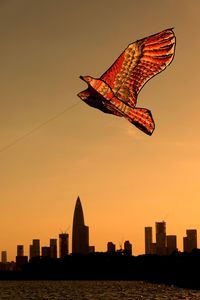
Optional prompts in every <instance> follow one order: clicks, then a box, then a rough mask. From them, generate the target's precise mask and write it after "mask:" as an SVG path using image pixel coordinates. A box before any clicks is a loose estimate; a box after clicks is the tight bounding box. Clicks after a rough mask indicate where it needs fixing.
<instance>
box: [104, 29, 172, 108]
mask: <svg viewBox="0 0 200 300" xmlns="http://www.w3.org/2000/svg"><path fill="white" fill-rule="evenodd" d="M174 50H175V35H174V33H173V31H172V29H166V30H163V31H161V32H159V33H157V34H154V35H151V36H149V37H146V38H143V39H141V40H138V41H136V42H134V43H132V44H130V45H129V46H128V47H127V48H126V49H125V51H124V52H123V53H122V54H121V55H120V56H119V57H118V58H117V60H116V61H115V62H114V64H113V65H112V66H111V67H110V68H109V69H108V70H107V71H106V72H105V73H104V74H103V75H102V76H101V80H103V81H105V82H106V83H107V84H108V85H109V86H110V87H111V88H112V90H113V92H114V93H115V95H116V96H117V97H118V98H119V99H121V100H122V101H123V102H126V103H127V104H129V105H130V106H132V107H135V105H136V101H137V95H138V93H139V92H140V90H141V89H142V87H143V86H144V85H145V83H146V82H147V81H148V80H149V79H151V78H152V77H153V76H155V75H156V74H158V73H160V72H162V71H163V70H164V69H165V68H166V67H167V66H168V65H169V64H170V63H171V61H172V60H173V57H174Z"/></svg>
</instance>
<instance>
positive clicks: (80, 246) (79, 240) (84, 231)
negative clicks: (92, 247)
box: [72, 197, 89, 254]
mask: <svg viewBox="0 0 200 300" xmlns="http://www.w3.org/2000/svg"><path fill="white" fill-rule="evenodd" d="M72 253H81V254H88V253H89V227H88V226H86V225H85V223H84V216H83V209H82V205H81V201H80V198H79V197H78V198H77V201H76V205H75V210H74V218H73V232H72Z"/></svg>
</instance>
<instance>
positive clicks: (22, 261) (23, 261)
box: [16, 255, 28, 271]
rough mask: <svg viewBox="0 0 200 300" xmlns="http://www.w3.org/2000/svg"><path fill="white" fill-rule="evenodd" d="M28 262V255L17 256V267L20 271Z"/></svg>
mask: <svg viewBox="0 0 200 300" xmlns="http://www.w3.org/2000/svg"><path fill="white" fill-rule="evenodd" d="M27 263H28V256H23V255H21V256H16V269H17V271H20V270H21V268H22V267H23V266H24V265H25V264H27Z"/></svg>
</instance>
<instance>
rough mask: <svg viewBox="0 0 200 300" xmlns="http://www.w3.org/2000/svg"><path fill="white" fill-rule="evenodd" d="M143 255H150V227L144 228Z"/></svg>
mask: <svg viewBox="0 0 200 300" xmlns="http://www.w3.org/2000/svg"><path fill="white" fill-rule="evenodd" d="M144 234H145V254H152V251H151V244H152V227H145V229H144Z"/></svg>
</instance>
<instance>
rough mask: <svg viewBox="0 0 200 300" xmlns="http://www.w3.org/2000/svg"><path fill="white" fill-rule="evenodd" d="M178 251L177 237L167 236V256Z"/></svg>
mask: <svg viewBox="0 0 200 300" xmlns="http://www.w3.org/2000/svg"><path fill="white" fill-rule="evenodd" d="M175 251H177V241H176V235H167V254H168V255H170V254H172V253H173V252H175Z"/></svg>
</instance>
